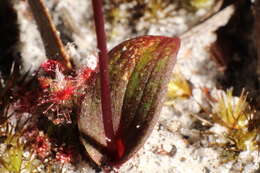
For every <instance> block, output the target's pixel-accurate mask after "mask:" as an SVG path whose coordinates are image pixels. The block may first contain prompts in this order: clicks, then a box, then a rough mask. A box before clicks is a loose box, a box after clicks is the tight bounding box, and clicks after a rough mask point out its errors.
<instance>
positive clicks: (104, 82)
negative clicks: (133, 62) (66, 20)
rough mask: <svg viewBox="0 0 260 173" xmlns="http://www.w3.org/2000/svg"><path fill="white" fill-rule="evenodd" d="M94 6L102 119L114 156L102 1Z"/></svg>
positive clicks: (97, 0)
mask: <svg viewBox="0 0 260 173" xmlns="http://www.w3.org/2000/svg"><path fill="white" fill-rule="evenodd" d="M92 6H93V11H94V20H95V27H96V35H97V47H98V49H99V68H100V75H101V78H100V82H101V104H102V118H103V125H104V130H105V135H106V138H107V147H108V151H109V152H110V153H111V154H113V153H115V151H116V146H115V133H114V129H113V122H112V110H111V95H110V86H109V71H108V54H107V45H106V33H105V24H104V14H103V4H102V0H92Z"/></svg>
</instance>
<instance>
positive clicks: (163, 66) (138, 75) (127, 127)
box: [78, 36, 180, 166]
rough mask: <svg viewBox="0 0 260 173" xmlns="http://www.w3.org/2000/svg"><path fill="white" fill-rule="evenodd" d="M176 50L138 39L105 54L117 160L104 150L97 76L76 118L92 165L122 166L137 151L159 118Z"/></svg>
mask: <svg viewBox="0 0 260 173" xmlns="http://www.w3.org/2000/svg"><path fill="white" fill-rule="evenodd" d="M179 47H180V40H179V39H178V38H170V37H163V36H142V37H137V38H134V39H130V40H127V41H125V42H123V43H121V44H119V45H118V46H116V47H115V48H114V49H112V50H111V51H110V52H109V74H110V88H111V97H112V112H113V128H114V131H115V136H116V139H115V140H116V141H115V143H116V147H117V149H116V154H115V155H113V156H112V155H111V153H109V152H108V150H107V140H110V139H107V138H106V136H105V132H104V126H103V121H102V111H101V98H100V82H99V80H98V78H99V74H97V75H96V76H95V77H94V80H95V82H93V83H91V84H90V86H89V87H88V88H87V89H86V95H85V97H84V98H83V100H82V105H81V108H80V110H79V117H78V127H79V131H80V133H81V141H82V143H83V145H84V146H85V149H86V151H87V154H88V155H89V157H90V158H91V159H92V161H94V163H95V164H96V165H98V166H102V165H109V166H115V165H121V164H122V163H124V162H125V161H127V160H128V159H129V158H131V157H132V156H133V155H134V154H135V153H136V152H137V151H138V149H139V148H140V147H142V145H143V144H144V142H145V141H146V139H147V138H148V136H149V135H150V133H151V132H152V130H153V127H154V125H155V124H156V122H157V120H158V118H159V113H160V111H161V108H162V103H163V100H164V97H165V94H166V90H167V84H168V82H169V78H170V76H171V74H172V69H173V66H174V64H175V61H176V56H177V52H178V50H179Z"/></svg>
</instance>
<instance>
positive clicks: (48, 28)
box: [28, 0, 72, 70]
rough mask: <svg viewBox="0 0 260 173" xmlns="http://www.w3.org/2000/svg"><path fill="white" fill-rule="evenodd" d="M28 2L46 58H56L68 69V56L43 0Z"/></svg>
mask: <svg viewBox="0 0 260 173" xmlns="http://www.w3.org/2000/svg"><path fill="white" fill-rule="evenodd" d="M28 3H29V5H30V7H31V10H32V13H33V16H34V18H35V20H36V23H37V26H38V29H39V30H40V34H41V38H42V40H43V44H44V48H45V52H46V56H47V58H49V59H55V60H58V61H60V62H61V63H63V64H64V65H65V67H67V69H68V70H69V69H71V67H72V66H71V62H70V57H69V55H68V54H67V52H66V50H65V48H64V45H63V43H62V41H61V39H60V37H59V35H58V32H57V29H56V27H55V25H54V23H53V22H52V20H51V17H50V14H49V11H48V9H47V8H46V7H45V5H44V3H43V0H28Z"/></svg>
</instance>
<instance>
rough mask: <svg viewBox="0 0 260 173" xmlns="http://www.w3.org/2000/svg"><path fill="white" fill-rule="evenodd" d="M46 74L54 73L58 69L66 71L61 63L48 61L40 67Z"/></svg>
mask: <svg viewBox="0 0 260 173" xmlns="http://www.w3.org/2000/svg"><path fill="white" fill-rule="evenodd" d="M40 67H41V68H42V69H43V70H44V71H45V72H46V73H54V72H55V70H56V68H58V69H59V70H61V71H64V67H63V65H62V64H61V63H60V62H59V61H55V60H51V59H49V60H47V61H46V62H44V63H42V64H41V66H40Z"/></svg>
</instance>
